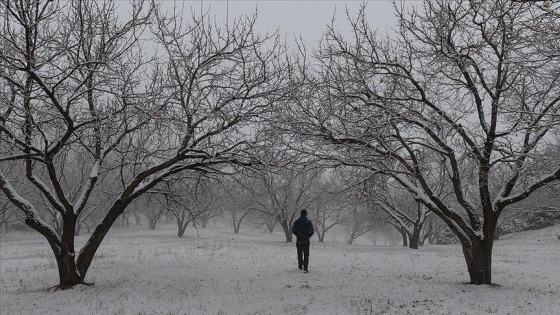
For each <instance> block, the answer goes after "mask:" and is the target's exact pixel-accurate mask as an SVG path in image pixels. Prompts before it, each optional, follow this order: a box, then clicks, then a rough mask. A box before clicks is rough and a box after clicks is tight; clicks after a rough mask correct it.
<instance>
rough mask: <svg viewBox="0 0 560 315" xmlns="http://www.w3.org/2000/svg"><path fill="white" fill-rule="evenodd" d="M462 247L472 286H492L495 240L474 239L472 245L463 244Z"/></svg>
mask: <svg viewBox="0 0 560 315" xmlns="http://www.w3.org/2000/svg"><path fill="white" fill-rule="evenodd" d="M469 245H470V246H469ZM462 246H463V254H464V255H465V261H466V263H467V269H468V272H469V276H470V280H471V284H492V248H493V246H494V240H493V239H492V240H490V239H486V240H480V239H474V240H471V244H466V245H465V244H462Z"/></svg>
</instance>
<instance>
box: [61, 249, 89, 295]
mask: <svg viewBox="0 0 560 315" xmlns="http://www.w3.org/2000/svg"><path fill="white" fill-rule="evenodd" d="M75 258H76V257H75V255H73V254H70V253H68V252H62V253H61V254H60V255H58V256H57V257H56V262H57V265H58V276H59V278H60V283H59V285H58V287H59V288H61V289H67V288H71V287H73V286H75V285H78V284H84V277H82V275H80V273H79V272H78V268H77V266H76V261H75ZM84 276H85V275H84Z"/></svg>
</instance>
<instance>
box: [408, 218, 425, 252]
mask: <svg viewBox="0 0 560 315" xmlns="http://www.w3.org/2000/svg"><path fill="white" fill-rule="evenodd" d="M422 226H423V224H422V223H417V224H415V225H414V230H413V232H412V237H411V238H410V245H409V246H408V247H409V248H412V249H418V246H419V244H420V232H422Z"/></svg>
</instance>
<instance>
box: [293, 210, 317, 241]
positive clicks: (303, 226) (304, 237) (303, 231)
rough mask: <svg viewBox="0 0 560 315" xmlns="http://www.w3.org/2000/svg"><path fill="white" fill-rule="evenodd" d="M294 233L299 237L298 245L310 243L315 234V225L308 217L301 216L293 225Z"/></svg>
mask: <svg viewBox="0 0 560 315" xmlns="http://www.w3.org/2000/svg"><path fill="white" fill-rule="evenodd" d="M292 233H293V234H294V235H295V236H296V237H297V242H298V243H309V238H310V237H311V236H313V234H314V233H315V229H313V224H312V223H311V220H309V219H308V218H307V217H306V216H303V215H302V216H300V217H299V218H298V219H297V220H295V221H294V224H293V225H292Z"/></svg>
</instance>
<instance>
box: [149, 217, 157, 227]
mask: <svg viewBox="0 0 560 315" xmlns="http://www.w3.org/2000/svg"><path fill="white" fill-rule="evenodd" d="M156 224H157V219H153V218H151V217H148V227H149V228H150V230H155V229H156Z"/></svg>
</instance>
